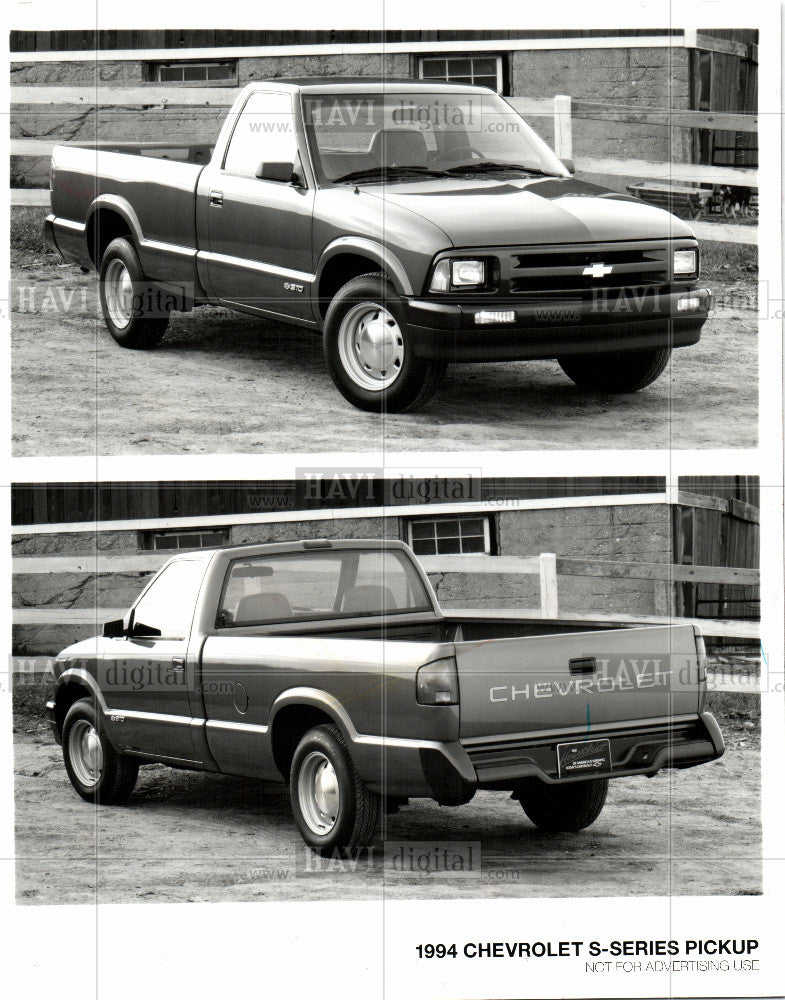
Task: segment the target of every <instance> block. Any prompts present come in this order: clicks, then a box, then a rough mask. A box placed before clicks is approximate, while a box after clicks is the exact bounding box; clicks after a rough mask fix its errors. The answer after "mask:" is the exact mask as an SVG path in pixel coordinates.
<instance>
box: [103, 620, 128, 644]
mask: <svg viewBox="0 0 785 1000" xmlns="http://www.w3.org/2000/svg"><path fill="white" fill-rule="evenodd" d="M102 634H103V637H104V639H122V638H123V636H124V635H125V622H124V621H123V619H122V618H115V619H114V621H111V622H104V628H103V633H102Z"/></svg>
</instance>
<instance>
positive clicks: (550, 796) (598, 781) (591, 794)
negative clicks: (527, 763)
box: [513, 778, 608, 833]
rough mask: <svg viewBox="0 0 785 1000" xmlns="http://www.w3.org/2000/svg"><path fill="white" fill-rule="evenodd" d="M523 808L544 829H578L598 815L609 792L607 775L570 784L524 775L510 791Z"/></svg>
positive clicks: (556, 831)
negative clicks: (556, 783) (547, 783)
mask: <svg viewBox="0 0 785 1000" xmlns="http://www.w3.org/2000/svg"><path fill="white" fill-rule="evenodd" d="M513 795H514V796H515V798H517V799H518V801H519V802H520V804H521V806H522V807H523V811H524V812H525V813H526V815H527V816H528V817H529V819H530V820H531V821H532V823H534V825H535V826H536V827H539V829H540V830H545V831H546V832H547V833H577V832H578V830H583V829H585V828H586V827H587V826H591V824H592V823H593V822H594V821H595V820H596V819H597V817H598V816H599V815H600V813H601V812H602V807H603V806H604V805H605V799H606V797H607V795H608V779H607V778H592V779H591V780H589V781H576V782H573V783H572V784H569V785H546V783H545V782H544V781H540V780H539V779H537V778H526V779H525V780H524V781H522V782H521V783H520V784H519V785H518V787H517V788H516V789H515V791H514V792H513Z"/></svg>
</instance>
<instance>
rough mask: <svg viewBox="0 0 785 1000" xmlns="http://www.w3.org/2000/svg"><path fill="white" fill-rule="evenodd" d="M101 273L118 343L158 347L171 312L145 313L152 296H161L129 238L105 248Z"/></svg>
mask: <svg viewBox="0 0 785 1000" xmlns="http://www.w3.org/2000/svg"><path fill="white" fill-rule="evenodd" d="M98 277H99V282H98V289H99V294H100V298H101V311H102V312H103V314H104V322H105V323H106V328H107V330H108V331H109V332H110V333H111V335H112V336H113V337H114V339H115V340H116V341H117V343H118V344H119V345H120V346H121V347H129V348H131V349H133V350H137V351H146V350H150V349H151V348H153V347H157V346H158V345H159V344H160V342H161V339H162V337H163V335H164V333H166V327H167V326H168V324H169V313H168V312H162V311H159V312H158V313H157V314H156V315H145V313H144V311H143V310H144V306H145V304H147V305H149V304H150V300H151V299H155V300H156V301H158V296H157V295H156V294H155V289H154V288H152V287H151V286H150V285H149V283H148V282H147V280H146V279H145V276H144V272H143V271H142V265H141V264H140V263H139V255H138V254H137V252H136V248H135V247H134V245H133V244H132V243H131V242H130V241H129V240H127V239H124V238H120V239H116V240H112V242H111V243H110V244H109V246H108V247H107V248H106V251H105V252H104V256H103V258H102V260H101V267H100V270H99V272H98ZM123 290H124V291H125V293H126V294H125V295H123V294H122V291H123Z"/></svg>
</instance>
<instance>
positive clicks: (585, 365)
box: [558, 347, 671, 393]
mask: <svg viewBox="0 0 785 1000" xmlns="http://www.w3.org/2000/svg"><path fill="white" fill-rule="evenodd" d="M670 356H671V350H670V348H669V347H658V348H655V349H654V350H651V351H622V352H621V353H620V354H569V355H565V356H564V357H563V358H559V359H558V361H559V365H560V366H561V370H562V371H563V372H564V374H565V375H566V376H567V377H568V378H571V379H572V381H573V382H574V383H575V384H576V385H577V386H580V388H581V389H588V390H589V392H610V393H623V392H637V391H638V389H645V388H646V386H647V385H651V383H652V382H654V381H655V379H658V378H659V377H660V375H662V373H663V372H664V371H665V369H666V368H667V366H668V361H669V360H670Z"/></svg>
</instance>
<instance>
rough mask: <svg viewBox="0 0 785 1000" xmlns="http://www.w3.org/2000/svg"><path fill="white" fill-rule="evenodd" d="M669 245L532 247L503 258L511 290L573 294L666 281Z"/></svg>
mask: <svg viewBox="0 0 785 1000" xmlns="http://www.w3.org/2000/svg"><path fill="white" fill-rule="evenodd" d="M671 253H672V249H671V247H670V246H668V245H667V244H665V243H649V242H644V243H641V244H639V245H633V246H631V245H627V246H619V245H618V244H597V245H595V246H593V247H588V248H587V247H581V246H580V245H578V246H570V247H554V248H553V249H547V250H543V249H542V248H538V249H536V250H533V251H532V252H527V251H525V250H520V249H516V250H513V251H512V252H511V254H510V256H509V258H508V259H507V260H506V261H505V264H506V265H507V268H506V270H507V271H508V282H509V285H508V287H509V291H510V294H512V295H521V296H526V297H533V298H536V297H538V296H541V295H547V296H549V297H553V296H554V295H556V296H557V297H562V296H569V295H572V296H578V297H580V298H583V297H585V296H586V294H587V293H588V294H589V295H591V294H593V293H595V292H597V291H601V290H603V289H609V290H610V289H613V290H620V289H625V290H626V289H633V288H634V289H649V288H658V287H662V286H665V285H667V284H668V281H669V279H670V257H671ZM599 265H602V266H603V267H605V268H611V270H610V272H609V273H607V274H599V273H597V274H596V276H595V275H592V274H591V273H589V274H584V273H583V272H584V270H586V269H587V268H592V267H598V266H599Z"/></svg>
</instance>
